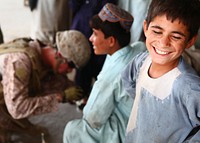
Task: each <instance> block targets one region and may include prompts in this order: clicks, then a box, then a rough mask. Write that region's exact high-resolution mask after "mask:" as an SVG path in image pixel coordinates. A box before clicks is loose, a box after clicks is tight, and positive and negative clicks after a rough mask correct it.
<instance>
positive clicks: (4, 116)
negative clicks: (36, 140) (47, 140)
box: [0, 104, 47, 143]
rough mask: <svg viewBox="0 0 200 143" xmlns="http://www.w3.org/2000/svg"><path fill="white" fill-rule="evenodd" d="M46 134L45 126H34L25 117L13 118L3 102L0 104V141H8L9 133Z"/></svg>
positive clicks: (6, 142) (4, 142)
mask: <svg viewBox="0 0 200 143" xmlns="http://www.w3.org/2000/svg"><path fill="white" fill-rule="evenodd" d="M42 132H43V133H45V134H47V130H46V129H45V128H41V127H38V126H34V125H33V124H32V123H31V122H30V121H29V120H28V119H27V118H24V119H19V120H18V119H17V120H16V119H13V118H12V117H11V116H10V114H9V113H8V111H7V109H6V106H5V104H0V143H8V142H9V141H8V140H9V135H12V134H13V133H15V134H16V133H17V134H18V133H19V134H27V135H29V136H33V137H35V136H40V135H41V133H42Z"/></svg>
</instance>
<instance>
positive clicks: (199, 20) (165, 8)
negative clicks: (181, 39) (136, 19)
mask: <svg viewBox="0 0 200 143" xmlns="http://www.w3.org/2000/svg"><path fill="white" fill-rule="evenodd" d="M162 15H166V16H167V19H169V20H171V21H172V22H173V21H174V20H176V19H178V20H180V22H182V23H183V24H184V25H186V27H188V32H189V33H190V37H189V40H190V39H191V38H192V37H193V36H195V35H196V34H197V33H198V29H199V26H200V1H199V0H152V2H151V4H150V7H149V10H148V14H147V18H146V21H147V28H148V25H149V23H150V22H151V21H152V20H153V19H154V18H155V17H156V16H162Z"/></svg>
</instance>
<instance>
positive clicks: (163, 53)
mask: <svg viewBox="0 0 200 143" xmlns="http://www.w3.org/2000/svg"><path fill="white" fill-rule="evenodd" d="M156 52H157V53H158V54H161V55H166V54H168V52H164V51H160V50H158V49H156Z"/></svg>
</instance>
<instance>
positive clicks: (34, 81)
mask: <svg viewBox="0 0 200 143" xmlns="http://www.w3.org/2000/svg"><path fill="white" fill-rule="evenodd" d="M31 42H33V41H30V40H29V39H17V40H14V41H12V42H9V43H6V44H2V45H0V73H1V78H2V80H1V83H2V84H0V85H1V87H0V114H1V116H0V142H3V139H2V141H1V138H5V136H6V135H5V134H7V133H8V132H10V131H17V132H28V133H31V132H32V133H34V126H33V125H32V124H31V123H30V122H29V121H28V120H27V118H26V117H28V116H30V115H37V114H42V113H48V112H52V111H56V110H57V105H58V102H57V101H56V98H55V94H54V93H55V92H58V91H62V90H64V89H66V88H67V87H70V86H72V85H73V83H72V82H71V81H69V80H68V79H67V77H66V76H64V75H54V74H53V72H51V70H49V69H46V68H44V66H43V65H42V63H41V59H40V57H41V56H40V49H37V48H36V47H30V46H29V44H30V43H31ZM27 47H28V48H27ZM30 96H31V98H30ZM8 111H9V112H8ZM11 115H12V116H11ZM29 131H30V132H29Z"/></svg>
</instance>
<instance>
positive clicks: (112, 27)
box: [90, 15, 131, 47]
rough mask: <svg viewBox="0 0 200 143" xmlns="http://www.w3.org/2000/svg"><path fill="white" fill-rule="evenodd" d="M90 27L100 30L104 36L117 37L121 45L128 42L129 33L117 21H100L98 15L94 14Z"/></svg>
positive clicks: (125, 44)
mask: <svg viewBox="0 0 200 143" xmlns="http://www.w3.org/2000/svg"><path fill="white" fill-rule="evenodd" d="M90 27H91V28H94V29H97V30H101V31H102V32H103V33H104V35H105V38H108V37H110V36H113V37H114V38H116V39H117V41H118V43H119V45H120V46H121V47H124V46H127V45H128V44H129V43H130V38H131V34H130V32H127V31H126V30H125V29H124V28H122V27H121V25H120V23H119V22H109V21H107V20H105V21H102V20H101V19H100V18H99V16H98V15H95V16H93V17H92V19H91V20H90Z"/></svg>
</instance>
